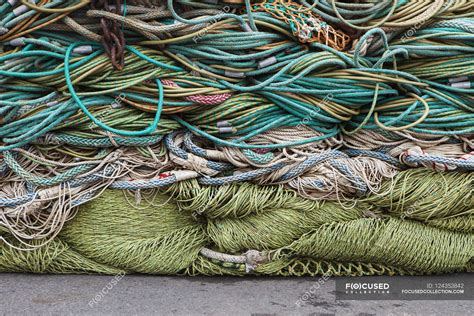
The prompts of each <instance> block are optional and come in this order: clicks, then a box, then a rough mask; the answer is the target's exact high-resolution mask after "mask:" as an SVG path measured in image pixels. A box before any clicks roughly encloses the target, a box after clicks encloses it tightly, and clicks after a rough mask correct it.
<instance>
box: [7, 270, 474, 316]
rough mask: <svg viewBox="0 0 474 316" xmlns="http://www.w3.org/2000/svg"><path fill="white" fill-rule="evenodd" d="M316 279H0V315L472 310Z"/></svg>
mask: <svg viewBox="0 0 474 316" xmlns="http://www.w3.org/2000/svg"><path fill="white" fill-rule="evenodd" d="M472 276H473V275H472V274H471V275H467V274H466V275H465V277H466V278H471V277H472ZM463 277H464V276H463ZM428 278H429V277H428ZM316 281H317V280H316V278H276V277H272V278H232V277H194V278H189V277H186V278H184V277H158V276H144V275H130V276H128V275H127V276H115V277H113V276H82V275H71V276H58V275H31V274H0V315H170V314H171V315H262V316H263V315H334V314H336V315H364V316H366V315H472V314H473V310H474V302H473V301H439V300H435V301H393V300H392V301H336V300H335V281H334V279H333V278H331V279H329V280H327V281H326V282H324V284H321V285H320V286H318V288H317V289H315V287H314V284H315V282H316ZM311 288H313V291H312V293H311V295H310V296H306V297H305V300H301V298H302V297H303V296H304V294H305V293H308V291H309V289H311ZM103 293H105V294H103ZM298 300H299V303H297V302H298Z"/></svg>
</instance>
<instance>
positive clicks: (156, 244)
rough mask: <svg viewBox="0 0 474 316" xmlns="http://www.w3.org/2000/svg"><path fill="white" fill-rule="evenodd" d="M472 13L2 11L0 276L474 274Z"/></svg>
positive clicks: (429, 5)
mask: <svg viewBox="0 0 474 316" xmlns="http://www.w3.org/2000/svg"><path fill="white" fill-rule="evenodd" d="M472 8H473V4H472V3H471V2H470V1H467V0H456V1H453V0H436V1H414V0H413V1H412V0H401V1H399V0H384V1H379V2H374V1H370V0H367V1H365V0H364V1H358V2H357V3H354V2H347V1H328V0H319V1H296V0H291V1H290V0H262V1H249V0H243V1H212V2H199V1H189V0H179V1H172V0H167V1H154V0H153V1H148V0H147V1H141V0H135V1H131V2H130V3H125V2H121V1H115V2H114V3H110V2H108V1H92V2H91V1H82V0H80V1H79V0H71V1H70V0H58V1H56V0H55V1H49V0H41V1H26V0H18V1H14V0H13V1H10V0H9V1H3V2H1V3H0V232H1V235H0V239H1V241H0V254H2V256H0V270H1V271H33V272H55V273H56V272H98V273H118V272H120V271H126V272H143V273H164V274H191V275H195V274H206V275H213V274H219V275H221V274H230V275H242V274H245V273H251V272H253V273H259V274H271V275H315V274H318V273H326V272H330V273H333V274H336V275H373V274H385V273H387V274H423V273H447V272H453V271H468V270H472V261H470V260H471V258H472V257H473V256H474V254H473V250H472V247H471V245H472V230H473V220H472V210H473V206H472V202H473V195H472V188H473V187H474V186H473V178H472V174H473V173H472V172H473V170H474V142H473V138H474V87H473V82H474V17H473V14H472ZM427 169H430V170H427ZM119 190H122V191H124V192H126V193H125V195H124V196H125V200H124V199H123V198H121V196H122V195H121V193H120V192H119ZM163 192H165V193H166V194H168V196H164V195H162V194H163ZM128 204H132V205H134V206H135V207H136V208H140V209H142V210H146V212H147V213H146V214H148V215H147V216H148V217H149V219H150V222H149V223H145V222H146V221H144V218H142V217H141V216H144V215H143V214H142V215H140V214H138V211H137V210H135V209H132V210H129V209H128V208H127V209H125V206H127V207H128ZM109 205H112V206H113V207H112V208H109ZM125 220H127V221H128V222H127V223H128V224H126V223H124V222H122V221H125ZM99 223H100V225H99ZM105 223H109V224H105ZM101 225H102V226H101ZM124 226H126V227H127V228H126V230H125V228H124ZM282 227H284V228H285V229H284V230H283V229H282ZM97 229H99V230H101V229H103V230H104V231H105V230H107V232H108V234H110V236H107V238H105V236H106V235H107V234H104V235H103V236H102V237H104V238H105V239H100V238H96V237H97V236H96V235H97V234H98V233H97ZM121 232H123V234H121ZM407 232H410V233H411V234H416V236H418V237H417V238H418V239H417V240H407V239H406V238H408V237H407V236H406V234H407ZM134 233H136V234H137V235H136V236H135V237H136V239H134V240H127V241H124V237H123V236H125V235H127V234H128V235H133V234H134ZM354 238H357V241H356V242H355V244H353V242H352V241H351V240H352V239H354ZM390 238H392V239H390ZM418 240H425V241H431V242H430V243H429V242H426V243H420V242H418ZM401 244H403V245H406V249H405V248H401V247H400V245H401ZM380 245H384V246H385V245H387V248H385V249H390V251H389V252H390V253H387V252H386V251H381V250H380V249H379V247H380ZM440 249H443V252H440ZM25 253H31V254H32V255H31V256H28V255H26V254H25Z"/></svg>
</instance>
